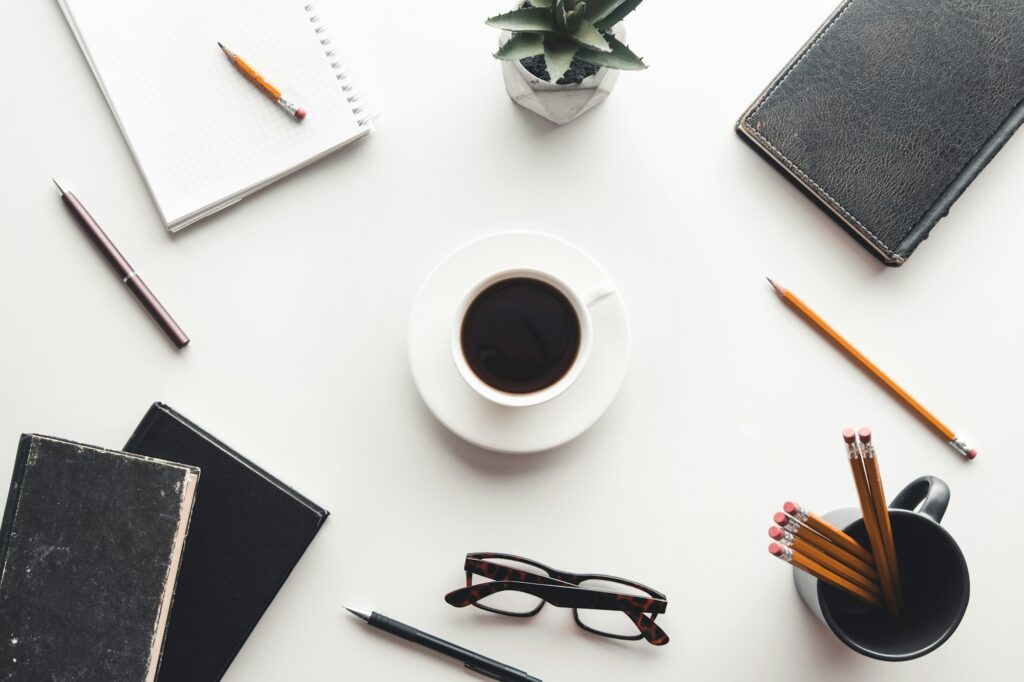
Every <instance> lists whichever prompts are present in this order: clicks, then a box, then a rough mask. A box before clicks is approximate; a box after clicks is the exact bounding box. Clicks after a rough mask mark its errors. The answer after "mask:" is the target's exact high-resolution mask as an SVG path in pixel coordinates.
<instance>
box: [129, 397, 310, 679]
mask: <svg viewBox="0 0 1024 682" xmlns="http://www.w3.org/2000/svg"><path fill="white" fill-rule="evenodd" d="M125 450H127V451H129V452H137V453H139V454H144V455H149V456H152V457H161V458H164V459H169V460H172V461H176V462H182V463H185V464H191V465H194V466H198V467H200V468H201V469H202V471H203V479H202V483H201V485H200V486H199V492H198V495H197V496H196V502H195V509H194V511H193V516H192V527H191V530H190V532H189V538H188V547H187V548H186V551H185V553H184V556H183V557H182V565H181V575H180V577H179V579H178V590H177V595H176V596H175V602H174V609H173V611H172V612H171V619H170V623H169V625H168V631H167V641H166V643H165V645H164V658H163V663H162V665H161V667H160V677H159V679H160V680H161V682H182V681H185V680H187V681H188V682H209V681H211V680H219V679H220V678H221V677H222V676H223V675H224V673H225V672H226V671H227V668H228V666H229V665H230V664H231V661H232V660H233V659H234V658H235V656H236V655H237V654H238V651H239V649H241V647H242V645H243V644H244V643H245V640H246V638H247V637H248V636H249V633H251V632H252V630H253V628H255V627H256V624H257V623H258V622H259V619H260V618H261V617H262V616H263V613H264V611H266V610H267V607H268V606H270V602H271V601H272V600H273V599H274V597H275V595H277V592H278V590H280V589H281V586H282V585H283V584H284V582H285V580H286V579H287V578H288V575H289V574H290V573H291V571H292V569H293V568H294V567H295V564H296V563H298V561H299V559H300V558H301V557H302V554H303V552H305V551H306V548H307V547H308V546H309V543H310V542H311V541H312V540H313V537H314V536H315V535H316V534H317V531H319V530H320V527H321V526H322V525H323V523H324V521H325V520H326V519H327V515H328V512H327V511H326V510H325V509H323V508H321V507H319V506H318V505H316V504H314V503H313V502H311V501H309V500H308V499H306V498H305V497H303V496H302V495H300V494H299V493H297V492H295V491H294V490H292V489H291V488H289V487H288V486H286V485H285V484H283V483H281V482H280V481H279V480H277V479H276V478H274V477H273V476H271V475H270V474H268V473H267V472H266V471H264V470H263V469H261V468H260V467H258V466H256V465H255V464H253V463H252V462H250V461H249V460H247V459H245V458H244V457H242V456H241V455H239V454H238V453H237V452H235V451H234V450H232V449H231V448H229V447H228V446H226V445H224V444H223V443H221V442H220V441H219V440H217V439H216V438H214V437H213V436H211V435H210V434H208V433H207V432H206V431H204V430H203V429H201V428H199V427H198V426H196V425H195V424H193V423H192V422H190V421H189V420H187V419H186V418H185V417H183V416H181V415H180V414H178V413H177V412H175V411H174V410H172V409H171V408H169V407H167V406H166V405H162V404H160V403H157V404H154V405H153V406H152V407H151V408H150V409H149V412H147V413H146V416H145V417H144V418H143V419H142V421H141V422H140V423H139V426H138V428H137V429H136V430H135V433H134V434H133V435H132V437H131V439H130V440H129V441H128V443H127V445H125ZM281 653H282V655H284V656H287V655H288V652H281Z"/></svg>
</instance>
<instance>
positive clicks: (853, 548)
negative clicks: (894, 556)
mask: <svg viewBox="0 0 1024 682" xmlns="http://www.w3.org/2000/svg"><path fill="white" fill-rule="evenodd" d="M782 511H784V512H786V513H787V514H789V515H790V516H792V517H793V518H794V519H796V520H797V521H799V522H800V523H802V524H804V525H805V526H807V527H808V528H810V529H811V530H813V531H814V532H816V533H818V534H819V535H822V536H824V537H826V538H828V539H829V540H831V541H832V542H833V543H835V544H836V545H839V546H840V547H842V548H843V549H845V550H846V551H847V552H849V553H850V554H853V555H854V556H856V557H858V558H859V559H861V560H862V561H866V562H874V559H873V557H872V556H871V554H870V553H869V552H868V551H867V550H866V549H864V548H863V547H861V546H860V545H859V544H857V541H856V540H854V539H853V538H851V537H850V536H849V535H847V534H846V533H844V532H843V531H841V530H839V529H838V528H836V527H835V526H833V525H832V524H831V523H829V522H828V521H826V520H825V519H823V518H821V517H820V516H818V515H817V514H812V513H811V512H809V511H807V510H806V509H804V508H803V507H802V506H800V505H799V504H797V503H796V502H787V503H786V504H784V505H782ZM876 568H877V566H876Z"/></svg>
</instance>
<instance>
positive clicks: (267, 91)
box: [217, 43, 306, 121]
mask: <svg viewBox="0 0 1024 682" xmlns="http://www.w3.org/2000/svg"><path fill="white" fill-rule="evenodd" d="M217 44H218V45H220V49H222V50H224V54H226V55H227V57H228V60H229V61H230V62H231V63H232V64H234V65H235V68H236V69H238V70H239V71H241V72H242V75H244V76H245V77H246V78H248V79H249V80H250V81H251V82H252V83H253V84H254V85H255V86H256V87H257V88H259V89H260V92H262V93H263V94H264V95H266V96H267V97H269V98H270V99H272V100H274V101H275V102H277V104H278V105H280V106H281V108H282V109H284V110H285V111H287V112H288V113H289V114H290V115H292V116H294V117H295V118H296V119H297V120H299V121H301V120H302V119H304V118H306V110H305V109H303V108H302V107H300V106H296V105H295V104H293V103H292V102H290V101H288V100H287V99H286V98H285V97H284V95H282V94H281V91H280V90H278V89H277V88H276V87H274V86H273V85H272V84H271V83H270V81H268V80H267V79H266V78H264V77H263V76H261V75H260V72H259V71H257V70H256V69H254V68H253V67H252V65H251V64H249V62H247V61H245V60H244V59H242V58H241V57H239V56H238V55H237V54H235V53H234V52H232V51H231V50H229V49H228V48H226V47H224V45H223V44H221V43H217Z"/></svg>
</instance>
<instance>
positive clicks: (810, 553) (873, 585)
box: [768, 526, 882, 597]
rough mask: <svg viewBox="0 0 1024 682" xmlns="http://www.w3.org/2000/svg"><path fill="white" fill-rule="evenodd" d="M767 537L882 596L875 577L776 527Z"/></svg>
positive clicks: (876, 595)
mask: <svg viewBox="0 0 1024 682" xmlns="http://www.w3.org/2000/svg"><path fill="white" fill-rule="evenodd" d="M768 536H769V537H771V539H772V540H775V541H776V542H777V543H779V544H780V545H785V546H786V547H789V548H790V549H792V550H793V551H795V552H799V553H800V554H803V555H804V556H806V557H807V558H808V559H810V560H811V561H816V562H817V563H819V564H821V565H822V566H824V567H825V568H827V569H828V570H830V571H832V572H833V573H835V574H836V575H839V576H842V577H843V578H846V579H847V580H849V581H850V582H851V583H853V584H854V585H857V586H859V587H862V588H864V589H865V590H866V591H868V592H870V593H871V594H873V595H874V596H875V597H881V596H882V592H881V589H880V588H879V586H878V579H877V577H876V579H874V580H872V579H870V578H868V577H867V576H865V575H863V574H861V573H860V572H859V571H857V570H856V569H854V568H852V567H850V566H847V565H846V564H844V563H843V562H841V561H839V560H837V559H834V558H833V557H830V556H829V555H828V554H825V553H824V552H822V551H821V550H820V549H818V548H816V547H815V546H814V545H812V544H810V543H809V542H807V541H806V540H802V539H800V538H798V537H796V536H795V535H793V534H792V533H787V532H785V531H784V530H782V529H780V528H779V527H777V526H772V527H771V528H769V529H768Z"/></svg>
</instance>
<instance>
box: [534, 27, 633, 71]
mask: <svg viewBox="0 0 1024 682" xmlns="http://www.w3.org/2000/svg"><path fill="white" fill-rule="evenodd" d="M551 37H554V36H551ZM608 44H609V45H610V46H611V48H612V51H611V52H601V51H599V50H592V49H590V48H586V47H584V48H581V49H580V51H579V52H578V53H577V54H576V57H577V58H579V60H580V61H584V62H587V63H588V64H594V65H595V66H607V67H608V68H609V69H623V70H627V71H635V70H640V69H646V68H647V65H646V64H644V61H643V60H642V59H640V57H637V56H636V55H635V54H633V51H632V50H630V49H629V48H628V47H626V46H625V45H623V44H622V43H621V42H619V41H618V40H616V39H615V38H609V39H608ZM547 47H548V41H547V39H545V40H544V56H545V59H547Z"/></svg>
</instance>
